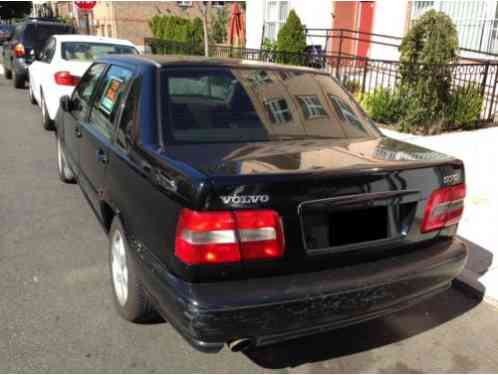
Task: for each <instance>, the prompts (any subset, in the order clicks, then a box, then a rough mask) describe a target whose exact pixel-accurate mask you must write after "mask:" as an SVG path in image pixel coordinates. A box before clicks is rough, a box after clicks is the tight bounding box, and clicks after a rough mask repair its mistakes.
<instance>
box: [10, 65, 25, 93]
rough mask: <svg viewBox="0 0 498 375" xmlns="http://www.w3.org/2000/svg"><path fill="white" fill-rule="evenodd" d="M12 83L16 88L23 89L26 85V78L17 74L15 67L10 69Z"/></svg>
mask: <svg viewBox="0 0 498 375" xmlns="http://www.w3.org/2000/svg"><path fill="white" fill-rule="evenodd" d="M12 84H13V85H14V88H16V89H23V88H25V87H26V78H24V77H23V76H19V75H18V74H17V73H16V70H15V69H13V70H12Z"/></svg>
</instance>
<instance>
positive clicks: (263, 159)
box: [168, 138, 464, 273]
mask: <svg viewBox="0 0 498 375" xmlns="http://www.w3.org/2000/svg"><path fill="white" fill-rule="evenodd" d="M196 149H197V150H196ZM168 153H169V154H170V155H171V156H173V155H174V157H175V158H176V159H177V160H178V159H179V160H184V161H185V162H188V163H189V164H190V165H193V166H194V167H196V168H197V169H199V170H200V171H202V172H203V173H205V174H206V175H207V176H208V179H209V182H210V186H211V193H210V194H207V195H206V198H205V202H204V204H203V207H204V209H206V210H240V209H255V208H270V209H273V210H276V211H277V212H278V213H279V214H280V216H281V217H282V220H283V224H284V233H285V239H286V244H287V245H286V248H287V250H286V255H285V257H284V259H283V260H282V261H280V262H272V263H271V264H266V265H264V264H250V265H246V266H245V267H246V270H248V271H251V272H256V273H257V272H258V271H261V272H265V270H266V272H271V273H275V272H277V273H279V272H304V271H306V270H315V269H320V268H323V267H328V266H330V264H329V263H328V262H329V261H330V260H331V259H335V260H336V261H337V260H338V257H342V259H343V260H344V259H346V258H347V259H349V260H352V259H353V258H354V257H356V256H357V255H358V254H360V255H372V254H378V253H381V252H383V251H385V250H387V249H394V248H402V247H408V246H411V245H413V244H414V243H418V242H422V241H428V240H431V239H434V238H435V237H437V236H438V235H439V234H440V232H439V231H434V232H429V233H421V231H420V223H421V221H422V219H423V216H424V209H425V203H426V201H427V199H428V198H429V196H430V195H431V193H432V192H433V191H434V190H437V189H439V188H441V187H442V186H444V185H445V181H446V180H447V179H446V176H453V180H452V183H458V182H463V180H464V172H463V165H462V163H461V162H460V161H458V160H456V159H453V158H451V157H448V156H446V155H443V154H440V153H437V152H433V151H430V150H427V149H424V148H421V147H418V146H414V145H410V144H407V143H403V142H398V141H396V140H392V139H389V138H377V139H363V140H341V141H337V142H336V141H330V140H328V141H325V140H306V141H288V142H287V141H285V142H265V143H257V144H256V143H251V144H243V145H240V144H238V145H234V144H225V145H220V144H218V145H211V146H208V147H206V145H203V146H202V147H201V146H198V145H196V146H190V145H183V146H171V147H168ZM187 155H189V156H190V159H187ZM455 176H456V177H455ZM352 254H355V255H354V256H353V255H352ZM352 256H353V258H351V257H352ZM334 264H337V263H334Z"/></svg>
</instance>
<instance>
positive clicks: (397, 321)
mask: <svg viewBox="0 0 498 375" xmlns="http://www.w3.org/2000/svg"><path fill="white" fill-rule="evenodd" d="M460 239H461V240H463V241H465V242H466V243H467V245H468V247H469V260H468V263H467V266H466V272H464V273H465V274H466V278H467V279H469V280H466V281H462V280H459V282H456V283H455V284H454V286H453V287H452V288H450V289H448V290H447V291H445V292H443V293H441V294H439V295H436V296H435V297H432V298H430V299H428V300H426V301H423V302H421V303H420V304H418V305H416V306H413V307H411V308H409V309H407V310H403V311H401V312H398V313H395V314H392V315H389V316H386V317H382V318H378V319H374V320H372V321H369V322H365V323H361V324H358V325H354V326H350V327H346V328H342V329H338V330H335V331H330V332H327V333H323V334H318V335H314V336H309V337H304V338H300V339H295V340H292V341H288V342H284V343H280V344H275V345H271V346H267V347H263V348H257V349H253V350H251V351H248V352H245V353H244V354H245V355H246V356H247V357H248V358H249V359H250V360H251V361H253V362H254V363H255V364H257V365H259V366H262V367H265V368H268V369H283V368H287V367H296V366H300V365H303V364H306V363H314V362H320V361H325V360H330V359H334V358H338V357H342V356H347V355H350V354H354V353H359V352H364V351H368V350H371V349H374V348H377V347H381V346H384V345H389V344H393V343H397V342H400V341H402V340H405V339H407V338H409V337H412V336H415V335H418V334H422V333H424V332H426V331H429V330H431V329H432V328H435V327H438V326H440V325H443V324H445V323H446V322H449V321H451V320H453V319H455V318H457V317H458V316H461V315H463V314H465V313H466V312H468V311H469V310H471V309H473V308H474V307H476V306H477V305H478V304H480V303H481V301H482V298H483V295H484V286H482V284H480V283H479V280H478V279H479V277H480V276H482V275H483V274H484V273H485V272H486V271H487V270H488V268H489V267H490V265H491V263H492V259H493V254H492V253H491V252H490V251H488V250H486V249H484V248H482V247H480V246H478V245H476V244H474V243H472V242H470V241H467V240H465V239H463V238H460ZM467 281H469V282H467ZM472 283H474V284H472ZM462 286H463V287H462ZM478 288H481V289H480V290H479V289H478ZM469 290H472V291H473V293H472V294H469V293H467V292H468V291H469Z"/></svg>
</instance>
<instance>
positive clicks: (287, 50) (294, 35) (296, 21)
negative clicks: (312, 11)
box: [277, 10, 306, 65]
mask: <svg viewBox="0 0 498 375" xmlns="http://www.w3.org/2000/svg"><path fill="white" fill-rule="evenodd" d="M305 49H306V33H305V30H304V25H303V24H302V23H301V19H300V18H299V16H298V15H297V14H296V12H295V11H294V10H291V11H290V12H289V16H288V17H287V21H286V22H285V24H284V25H283V26H282V27H281V28H280V31H279V32H278V36H277V51H278V52H279V56H278V62H281V63H284V64H294V65H300V64H302V63H303V56H302V54H303V53H304V50H305Z"/></svg>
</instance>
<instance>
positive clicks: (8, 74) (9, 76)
mask: <svg viewBox="0 0 498 375" xmlns="http://www.w3.org/2000/svg"><path fill="white" fill-rule="evenodd" d="M3 70H4V74H5V79H12V70H10V69H7V68H6V67H5V66H4V68H3Z"/></svg>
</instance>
